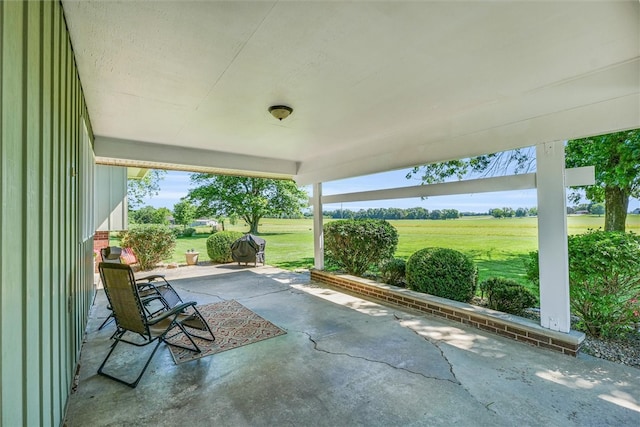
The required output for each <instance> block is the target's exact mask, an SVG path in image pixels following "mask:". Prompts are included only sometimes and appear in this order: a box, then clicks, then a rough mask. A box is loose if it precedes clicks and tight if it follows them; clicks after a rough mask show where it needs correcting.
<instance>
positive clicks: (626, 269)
mask: <svg viewBox="0 0 640 427" xmlns="http://www.w3.org/2000/svg"><path fill="white" fill-rule="evenodd" d="M568 249H569V289H570V295H571V310H572V312H573V314H575V315H576V316H578V317H579V318H580V321H579V322H578V323H577V325H576V328H577V329H581V330H583V331H585V332H587V333H589V334H590V335H593V336H596V337H598V336H610V337H615V336H617V335H620V334H622V333H624V332H625V331H627V330H629V329H630V328H631V327H632V326H633V324H634V323H636V322H638V320H640V318H639V317H638V312H640V302H639V300H640V237H638V236H637V235H635V234H633V233H622V232H616V231H600V230H598V231H594V230H590V231H589V232H588V233H586V234H579V235H574V236H569V239H568ZM538 274H539V272H538V252H537V251H536V252H531V253H530V259H529V262H528V263H527V277H528V278H529V279H530V280H531V281H533V282H534V283H537V282H538V280H539V276H538Z"/></svg>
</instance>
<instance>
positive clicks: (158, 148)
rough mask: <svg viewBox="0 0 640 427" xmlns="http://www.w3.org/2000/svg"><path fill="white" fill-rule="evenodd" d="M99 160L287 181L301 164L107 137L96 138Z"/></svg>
mask: <svg viewBox="0 0 640 427" xmlns="http://www.w3.org/2000/svg"><path fill="white" fill-rule="evenodd" d="M94 150H95V153H96V159H97V160H96V161H98V162H99V161H100V159H104V161H107V160H108V159H114V160H123V161H125V162H129V163H131V164H135V162H139V164H140V166H142V167H152V166H150V165H152V164H153V163H156V164H165V165H176V166H178V165H179V166H193V167H194V168H195V169H198V168H200V169H207V168H209V169H218V170H221V171H229V172H238V173H241V172H246V173H248V174H253V175H273V176H277V177H282V178H287V177H291V176H293V175H295V174H296V172H297V170H298V164H297V162H294V161H289V160H280V159H272V158H268V157H261V156H250V155H244V154H233V153H225V152H221V151H213V150H202V149H197V148H187V147H180V146H175V145H164V144H153V143H149V142H141V141H133V140H126V139H118V138H109V137H104V136H96V137H95V148H94Z"/></svg>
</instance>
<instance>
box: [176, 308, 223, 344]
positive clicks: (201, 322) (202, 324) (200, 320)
mask: <svg viewBox="0 0 640 427" xmlns="http://www.w3.org/2000/svg"><path fill="white" fill-rule="evenodd" d="M191 309H193V313H191V314H190V317H189V318H187V319H184V320H181V322H180V323H181V324H182V326H183V327H184V330H185V333H186V334H187V335H190V336H192V337H196V338H200V339H202V340H205V341H210V342H211V341H215V340H216V337H215V335H213V331H212V330H211V327H210V326H209V324H208V323H207V321H206V320H205V318H204V317H203V316H202V314H201V313H200V311H198V309H197V308H196V307H191ZM191 319H193V320H196V321H197V324H194V323H192V322H191ZM192 330H197V331H202V332H203V334H199V333H194V332H192Z"/></svg>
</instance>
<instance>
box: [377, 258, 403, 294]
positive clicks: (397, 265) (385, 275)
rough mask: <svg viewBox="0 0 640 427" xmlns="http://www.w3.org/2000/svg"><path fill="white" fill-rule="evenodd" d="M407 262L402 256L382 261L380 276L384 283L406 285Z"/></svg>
mask: <svg viewBox="0 0 640 427" xmlns="http://www.w3.org/2000/svg"><path fill="white" fill-rule="evenodd" d="M406 267H407V263H406V261H405V260H403V259H401V258H390V259H387V260H384V261H382V262H381V263H380V278H381V279H382V281H383V282H384V283H388V284H389V285H394V286H400V287H404V286H405V273H406Z"/></svg>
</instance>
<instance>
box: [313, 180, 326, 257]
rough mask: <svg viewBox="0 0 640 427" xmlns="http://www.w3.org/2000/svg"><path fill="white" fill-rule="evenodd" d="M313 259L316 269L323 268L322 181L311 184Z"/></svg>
mask: <svg viewBox="0 0 640 427" xmlns="http://www.w3.org/2000/svg"><path fill="white" fill-rule="evenodd" d="M312 199H313V259H314V267H315V269H316V270H324V233H323V231H322V183H320V182H317V183H315V184H313V196H312Z"/></svg>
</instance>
